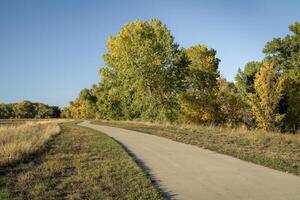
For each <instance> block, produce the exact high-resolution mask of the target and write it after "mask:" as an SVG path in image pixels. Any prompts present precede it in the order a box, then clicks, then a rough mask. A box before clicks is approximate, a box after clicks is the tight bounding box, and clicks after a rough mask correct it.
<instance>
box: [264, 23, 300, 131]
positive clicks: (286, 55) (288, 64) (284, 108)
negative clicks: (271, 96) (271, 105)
mask: <svg viewBox="0 0 300 200" xmlns="http://www.w3.org/2000/svg"><path fill="white" fill-rule="evenodd" d="M289 29H290V31H291V32H292V33H293V34H292V35H287V36H285V37H284V38H274V39H273V40H272V41H270V42H268V43H267V44H266V46H265V48H264V49H263V52H264V53H265V54H266V55H267V59H270V60H276V62H277V63H278V66H279V67H280V70H281V71H282V73H283V74H285V77H286V78H287V81H285V85H284V86H283V87H284V94H283V96H282V99H281V102H280V112H281V113H285V114H286V117H285V120H284V124H285V128H286V129H292V130H295V129H298V128H299V127H300V103H299V102H300V23H299V22H296V23H293V24H291V25H290V26H289Z"/></svg>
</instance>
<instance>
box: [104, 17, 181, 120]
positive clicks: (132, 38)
mask: <svg viewBox="0 0 300 200" xmlns="http://www.w3.org/2000/svg"><path fill="white" fill-rule="evenodd" d="M177 51H178V45H176V44H175V43H174V39H173V37H172V35H171V34H170V31H169V30H168V29H167V27H166V25H164V24H162V22H160V21H159V20H157V19H151V20H149V21H140V20H138V21H135V22H133V23H127V24H126V25H125V26H124V27H122V29H121V31H120V32H119V33H118V34H117V35H116V36H114V37H110V38H109V40H108V43H107V54H105V55H104V56H103V59H104V61H105V63H106V65H107V67H108V68H109V71H110V73H113V74H114V75H115V77H116V79H117V80H116V81H117V82H119V83H118V87H120V88H118V92H119V94H118V95H120V96H121V97H120V104H122V105H126V104H127V103H126V102H128V99H127V98H128V97H129V98H132V99H131V100H132V101H131V103H132V104H133V105H135V106H136V108H138V109H139V110H140V111H141V117H142V118H144V119H148V120H162V121H164V120H171V119H172V118H173V117H174V111H175V109H174V105H175V104H176V102H175V91H174V88H175V84H174V83H173V82H172V80H173V79H174V77H173V76H174V75H175V74H174V71H176V70H175V69H176V67H177V65H176V62H177V59H176V52H177ZM112 90H113V89H112ZM123 109H124V108H123ZM126 115H131V113H130V114H128V113H127V114H126Z"/></svg>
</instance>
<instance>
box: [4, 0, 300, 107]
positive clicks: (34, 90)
mask: <svg viewBox="0 0 300 200" xmlns="http://www.w3.org/2000/svg"><path fill="white" fill-rule="evenodd" d="M150 18H158V19H160V20H162V21H163V22H164V23H166V24H167V26H168V27H169V29H170V30H171V33H172V34H173V36H174V37H175V41H176V42H177V43H179V44H180V45H181V46H182V47H189V46H191V45H195V44H199V43H200V44H206V45H207V46H209V47H212V48H214V49H216V50H217V56H218V57H219V58H220V59H221V63H220V71H221V74H223V76H225V77H226V78H227V79H228V80H230V81H233V80H234V76H235V74H236V72H237V69H238V67H241V68H243V67H244V65H245V63H246V62H248V61H251V60H260V59H261V58H262V57H263V54H262V52H261V50H262V48H263V46H264V44H265V43H266V42H267V41H269V40H271V39H272V38H273V37H282V36H284V35H286V34H287V33H289V32H288V25H289V24H290V23H292V22H295V21H300V1H297V0H294V1H292V0H289V1H288V0H286V1H284V0H282V1H279V0H269V1H264V0H256V1H255V0H252V1H250V0H249V1H242V0H240V1H233V0H228V1H227V0H223V1H221V0H220V1H211V0H210V1H207V0H205V1H204V0H203V1H200V0H198V1H196V0H195V1H188V0H182V1H175V0H173V1H171V0H155V1H154V0H153V1H150V0H149V1H142V0H136V1H125V0H123V1H122V0H119V1H115V0H107V1H100V0H98V1H92V0H88V1H86V0H48V1H46V0H36V1H33V0H26V1H25V0H19V1H16V0H0V102H17V101H22V100H25V99H26V100H30V101H38V102H44V103H48V104H51V105H59V106H65V105H67V103H68V102H69V101H70V100H73V99H74V98H75V97H76V96H77V94H78V93H79V91H80V90H81V89H82V88H84V87H90V86H91V85H92V84H93V83H97V82H98V81H99V75H98V74H97V68H99V67H101V66H103V65H104V63H103V60H102V58H101V55H102V54H103V53H105V44H106V41H107V38H108V37H109V36H110V35H115V34H116V33H117V32H118V31H119V29H120V28H121V26H122V25H123V24H124V23H126V22H128V21H134V20H136V19H150Z"/></svg>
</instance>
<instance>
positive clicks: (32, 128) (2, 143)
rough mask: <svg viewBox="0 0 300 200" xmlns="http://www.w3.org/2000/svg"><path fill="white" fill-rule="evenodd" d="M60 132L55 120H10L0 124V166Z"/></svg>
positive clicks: (21, 157) (23, 154) (15, 159)
mask: <svg viewBox="0 0 300 200" xmlns="http://www.w3.org/2000/svg"><path fill="white" fill-rule="evenodd" d="M59 132H60V127H59V126H58V124H57V122H56V121H53V120H43V121H27V122H26V121H25V122H22V123H20V122H13V121H12V122H11V123H6V124H5V125H2V126H0V166H5V165H9V164H12V163H13V162H16V161H18V160H22V159H23V158H25V157H26V156H27V155H28V154H30V153H33V152H35V151H36V150H38V149H39V148H40V147H41V146H42V145H43V144H45V142H47V141H48V140H49V139H50V138H51V137H52V136H54V135H56V134H58V133H59Z"/></svg>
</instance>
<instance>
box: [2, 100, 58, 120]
mask: <svg viewBox="0 0 300 200" xmlns="http://www.w3.org/2000/svg"><path fill="white" fill-rule="evenodd" d="M60 114H61V110H60V108H59V107H57V106H48V105H46V104H43V103H32V102H30V101H22V102H20V103H8V104H3V103H1V104H0V119H24V118H26V119H32V118H35V119H44V118H59V117H60Z"/></svg>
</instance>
